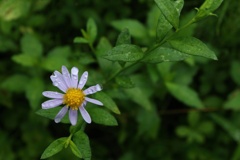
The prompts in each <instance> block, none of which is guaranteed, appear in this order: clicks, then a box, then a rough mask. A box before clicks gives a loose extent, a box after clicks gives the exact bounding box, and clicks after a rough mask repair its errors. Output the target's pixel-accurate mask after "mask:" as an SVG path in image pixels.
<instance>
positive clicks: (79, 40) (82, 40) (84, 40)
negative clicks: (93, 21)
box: [73, 37, 88, 43]
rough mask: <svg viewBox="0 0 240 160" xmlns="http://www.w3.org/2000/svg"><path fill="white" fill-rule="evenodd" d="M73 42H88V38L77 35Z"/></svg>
mask: <svg viewBox="0 0 240 160" xmlns="http://www.w3.org/2000/svg"><path fill="white" fill-rule="evenodd" d="M73 42H74V43H88V40H87V39H85V38H83V37H75V38H74V40H73Z"/></svg>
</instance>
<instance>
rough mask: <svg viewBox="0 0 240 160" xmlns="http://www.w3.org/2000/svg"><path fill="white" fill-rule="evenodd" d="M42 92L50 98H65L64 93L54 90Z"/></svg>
mask: <svg viewBox="0 0 240 160" xmlns="http://www.w3.org/2000/svg"><path fill="white" fill-rule="evenodd" d="M42 94H43V95H44V96H45V97H48V98H63V96H64V94H62V93H58V92H53V91H44V92H42Z"/></svg>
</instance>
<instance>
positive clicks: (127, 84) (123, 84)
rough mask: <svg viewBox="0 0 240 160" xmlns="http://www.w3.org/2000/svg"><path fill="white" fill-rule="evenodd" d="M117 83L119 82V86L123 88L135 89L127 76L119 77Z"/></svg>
mask: <svg viewBox="0 0 240 160" xmlns="http://www.w3.org/2000/svg"><path fill="white" fill-rule="evenodd" d="M116 82H117V84H118V85H119V86H121V87H123V88H133V87H134V83H133V82H132V80H131V79H130V78H129V77H127V76H118V77H116Z"/></svg>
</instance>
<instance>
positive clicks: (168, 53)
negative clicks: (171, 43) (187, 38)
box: [142, 47, 189, 63]
mask: <svg viewBox="0 0 240 160" xmlns="http://www.w3.org/2000/svg"><path fill="white" fill-rule="evenodd" d="M187 57H189V56H188V55H186V54H184V53H182V52H179V51H177V50H175V49H172V48H166V47H158V48H156V49H154V50H153V51H151V52H150V53H149V55H147V56H145V57H144V59H143V60H142V61H143V62H146V63H161V62H169V61H181V60H184V59H186V58H187Z"/></svg>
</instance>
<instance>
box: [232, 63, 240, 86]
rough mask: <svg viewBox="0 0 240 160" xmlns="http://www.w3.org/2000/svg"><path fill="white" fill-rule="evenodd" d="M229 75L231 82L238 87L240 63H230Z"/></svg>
mask: <svg viewBox="0 0 240 160" xmlns="http://www.w3.org/2000/svg"><path fill="white" fill-rule="evenodd" d="M230 74H231V78H232V80H233V81H234V82H235V83H237V84H238V85H240V78H239V75H240V62H239V61H236V60H235V61H232V62H231V69H230Z"/></svg>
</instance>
